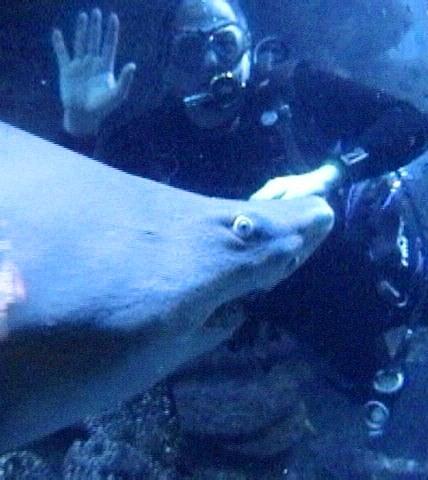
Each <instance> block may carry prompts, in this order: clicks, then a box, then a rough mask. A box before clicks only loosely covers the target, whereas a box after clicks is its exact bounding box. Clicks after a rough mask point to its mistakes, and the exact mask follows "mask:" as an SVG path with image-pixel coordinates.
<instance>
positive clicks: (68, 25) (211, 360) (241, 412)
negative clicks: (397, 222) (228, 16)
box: [0, 0, 428, 480]
mask: <svg viewBox="0 0 428 480" xmlns="http://www.w3.org/2000/svg"><path fill="white" fill-rule="evenodd" d="M144 5H145V3H144V2H143V1H142V0H138V1H137V0H135V1H130V0H128V1H126V0H125V1H123V0H122V1H119V0H116V1H114V0H111V1H108V0H102V1H101V0H100V1H99V2H92V1H82V0H68V1H67V2H65V1H63V2H53V1H47V0H25V1H24V0H23V1H22V2H16V1H13V0H3V2H2V4H1V5H0V119H1V120H4V121H7V122H10V123H12V124H14V125H16V126H19V127H21V128H23V129H25V130H27V131H30V132H32V133H36V134H38V135H40V136H42V137H44V138H46V139H48V140H51V141H54V142H58V143H61V142H63V141H64V142H65V144H66V145H67V146H70V144H69V143H67V142H68V140H67V139H65V137H64V135H63V132H62V128H61V122H62V107H61V102H60V99H59V88H58V78H57V76H58V75H57V68H56V64H55V58H54V55H53V52H52V48H51V45H50V36H51V30H52V27H53V26H57V27H60V28H61V29H63V31H64V35H65V37H66V39H67V42H68V43H70V39H71V38H72V34H73V30H74V24H75V17H76V14H77V12H79V11H81V10H88V9H90V8H92V7H93V6H99V7H100V8H102V10H103V12H106V13H107V12H111V11H115V12H117V13H118V15H119V17H120V20H121V39H120V43H119V48H118V58H117V66H118V68H121V67H122V66H123V65H124V64H125V63H126V62H128V61H130V60H133V59H134V58H135V57H137V56H138V54H139V52H140V51H141V48H140V47H141V42H144V39H145V38H146V37H147V35H148V33H147V32H146V31H145V29H146V25H147V22H148V18H149V17H148V16H147V12H146V11H145V7H144ZM260 5H261V3H260V2H258V1H257V0H248V1H247V3H246V4H244V5H243V7H244V10H245V11H246V12H247V13H248V17H249V24H250V26H251V29H252V32H253V41H254V42H257V41H259V40H260V39H262V38H264V37H265V36H267V35H277V36H278V37H280V38H281V39H282V40H283V41H284V42H285V43H286V45H287V47H288V48H289V50H290V52H291V55H292V56H294V57H295V58H298V59H301V60H305V61H307V62H309V63H310V64H311V65H313V66H316V67H318V68H325V69H327V70H330V71H334V72H336V73H339V74H341V75H343V76H345V77H346V78H351V79H357V80H358V81H361V82H363V83H365V84H366V85H369V86H372V87H375V88H378V89H381V90H382V91H386V92H388V93H391V94H393V95H395V96H397V97H399V98H402V99H405V100H409V101H411V102H412V104H413V105H415V106H417V107H418V108H422V109H423V107H424V104H425V103H424V102H425V101H426V97H427V95H428V73H427V69H426V64H425V62H426V60H425V58H424V57H426V56H427V54H428V51H427V48H426V47H427V35H428V33H427V30H426V28H427V18H426V9H427V6H426V5H425V2H424V1H423V0H412V1H410V0H409V1H407V2H404V0H403V2H401V1H400V2H397V1H393V0H362V1H360V0H348V1H347V2H346V3H345V2H343V1H341V0H325V1H324V2H319V1H316V0H312V1H306V2H301V1H299V0H291V1H288V2H276V1H274V0H266V1H264V2H263V6H262V7H261V6H260ZM155 47H156V46H155V45H153V48H155ZM189 54H191V52H189ZM409 61H411V62H412V68H410V69H406V70H404V69H402V68H401V67H402V65H406V66H407V65H408V62H409ZM141 64H142V65H144V62H143V61H142V62H141ZM403 68H404V67H403ZM397 72H400V75H402V76H400V79H399V80H398V79H397ZM403 72H404V73H403ZM155 73H156V70H144V68H143V67H141V66H140V65H139V64H138V61H137V73H136V78H135V83H134V85H133V88H134V90H133V91H131V95H130V97H129V99H128V102H129V103H128V104H126V103H125V104H124V105H123V107H121V108H123V112H124V113H123V115H124V116H123V118H129V117H131V118H135V117H138V115H141V114H143V113H144V109H145V108H147V98H145V97H144V95H139V94H138V93H137V92H138V88H137V87H138V82H141V85H153V84H156V82H158V81H159V78H157V77H155V76H154V74H155ZM425 75H426V76H425ZM149 100H150V99H149ZM355 109H356V111H357V110H358V105H356V106H355ZM114 126H115V125H113V126H110V127H111V128H113V130H114ZM173 140H175V139H173ZM313 140H314V142H315V143H317V140H319V142H318V143H322V141H321V139H316V138H315V139H313ZM180 141H182V139H177V142H180ZM0 142H1V139H0ZM210 142H211V143H210V145H215V144H216V139H214V140H213V138H210ZM219 142H222V140H219ZM172 144H173V145H174V142H172ZM197 144H198V142H196V141H195V142H194V143H192V141H190V142H189V143H188V145H187V150H188V151H191V150H194V152H193V153H195V152H196V151H197V150H196V148H199V147H200V145H199V144H198V145H197ZM210 148H211V147H210ZM213 148H214V147H213ZM219 150H220V147H219ZM190 153H191V152H190ZM190 153H189V157H190ZM29 155H31V152H29ZM212 157H215V153H214V154H213V155H212ZM219 161H220V160H219ZM221 161H222V162H223V163H222V168H223V170H221V171H220V169H219V170H218V171H216V175H214V174H213V175H212V176H211V177H210V176H209V174H207V176H204V178H203V179H202V180H203V181H205V183H201V185H202V184H203V185H204V188H206V189H208V186H207V185H210V184H211V183H212V181H214V180H213V179H214V178H215V181H216V182H219V183H221V181H222V177H226V176H227V175H228V171H229V170H228V164H227V163H225V162H224V159H221ZM242 161H244V160H242ZM425 162H426V159H422V160H420V161H419V163H417V164H416V166H412V167H411V168H410V169H409V171H410V175H412V174H413V175H415V176H417V178H418V179H421V180H420V181H418V182H415V183H414V184H412V185H415V187H414V191H412V192H411V197H412V202H413V203H412V206H413V207H414V208H415V209H416V210H417V211H419V212H420V216H419V217H418V220H417V221H418V222H419V223H418V225H419V227H420V228H421V231H422V232H423V234H422V238H423V239H424V240H426V239H425V237H424V235H426V234H427V231H428V230H427V226H428V216H427V215H426V214H425V205H426V200H427V198H426V192H427V191H428V188H425V187H428V185H427V181H428V177H427V181H425V178H424V175H426V174H427V172H426V168H425ZM250 167H251V166H250V165H243V167H242V168H243V169H246V171H247V173H248V172H250V173H251V172H252V171H251V168H250ZM253 167H254V165H253ZM256 167H257V165H256ZM256 167H254V168H256ZM188 168H189V171H190V168H191V167H190V166H189V167H188ZM189 171H186V172H185V173H187V174H188V175H187V176H188V177H189ZM250 173H249V174H250ZM263 173H264V174H265V175H266V176H267V178H269V177H270V176H271V175H270V174H268V173H267V172H261V173H260V176H261V177H260V178H262V177H263ZM190 178H191V179H192V176H191V175H190ZM193 178H194V184H193V185H192V184H189V185H188V184H186V185H185V187H186V189H189V190H192V189H193V190H196V191H198V188H199V184H196V180H198V181H199V180H201V179H200V178H198V179H197V176H196V174H195V176H194V177H193ZM263 178H264V177H263ZM223 179H224V185H225V184H226V183H228V182H229V184H231V185H232V186H231V190H230V191H231V192H232V191H233V192H234V193H233V194H231V196H232V195H235V192H236V191H240V190H239V189H237V190H236V189H233V188H232V187H236V186H237V182H239V177H237V179H236V181H235V179H234V178H223ZM202 180H201V182H202ZM264 180H265V178H264ZM264 180H263V181H264ZM424 182H425V183H424ZM178 186H180V187H182V186H183V185H178ZM221 186H223V184H222V185H221ZM201 188H202V187H200V188H199V190H201ZM219 191H221V188H219ZM242 191H245V195H246V196H248V193H249V192H247V191H246V190H245V189H244V188H242ZM216 192H217V190H215V191H214V192H213V193H211V192H208V191H203V192H201V193H205V194H213V195H214V194H216ZM236 195H238V194H236ZM236 195H235V196H236ZM336 240H337V239H336V237H333V238H332V240H330V242H333V241H336ZM337 241H338V242H340V239H339V240H337ZM337 245H339V246H338V247H337V248H339V249H340V248H341V247H342V246H341V245H340V244H339V243H338V244H337ZM335 249H336V244H334V243H330V244H329V245H328V246H327V247H326V250H321V253H320V254H319V255H318V256H315V260H314V261H315V262H316V263H314V264H311V267H310V268H309V267H308V269H306V270H303V271H302V274H301V275H300V276H297V277H296V279H292V280H291V281H290V282H289V284H288V285H287V287H286V288H285V289H283V290H282V291H281V295H288V296H289V298H288V300H290V299H292V301H290V302H289V304H290V309H291V311H290V323H289V325H288V327H289V328H288V327H287V321H286V320H284V319H283V318H281V319H279V318H275V321H272V318H270V317H269V315H270V311H269V308H262V307H261V306H260V305H262V304H263V300H262V299H259V298H256V299H255V300H254V299H251V301H253V302H254V307H252V308H253V310H252V311H254V312H256V313H255V314H254V313H253V316H252V317H253V318H252V319H251V321H249V322H246V323H245V327H244V328H242V329H241V330H240V331H238V332H237V333H236V334H235V335H234V337H233V338H232V339H230V341H229V342H227V343H226V344H223V345H221V346H220V347H219V348H218V349H217V350H215V351H214V352H213V353H212V354H209V355H206V356H205V357H204V358H203V359H201V360H200V361H198V362H194V363H193V364H191V365H188V366H186V368H185V369H183V370H181V371H180V372H177V374H176V375H175V376H173V378H170V379H167V380H165V382H162V383H161V384H160V385H159V386H157V387H156V388H154V389H153V390H151V391H150V392H141V395H140V396H138V397H137V398H136V399H133V400H132V401H130V402H129V403H126V404H125V405H124V406H122V407H121V408H118V410H117V411H115V412H113V413H111V414H109V415H104V416H100V417H95V418H89V419H86V420H85V421H84V422H82V424H81V425H77V426H72V427H71V428H70V429H68V430H66V431H64V432H59V433H58V434H56V435H55V436H53V437H51V438H48V439H46V440H44V441H43V442H40V443H39V444H38V445H36V446H35V447H34V448H33V447H31V448H30V449H29V452H31V453H28V452H27V453H22V452H15V453H10V454H8V455H4V456H2V457H0V478H5V479H13V480H20V479H21V478H22V479H23V478H30V479H34V480H38V479H42V478H43V479H63V478H64V479H68V480H71V479H73V480H79V479H81V480H86V479H87V480H89V479H93V480H95V479H110V480H113V479H114V480H116V479H117V480H119V479H135V480H137V479H143V478H150V479H155V478H156V479H160V478H163V479H171V480H172V479H183V480H191V479H200V480H203V479H207V480H211V479H225V480H238V479H239V480H241V479H250V480H252V479H257V480H261V479H269V480H275V479H285V480H318V479H320V480H348V479H349V480H354V479H355V480H358V479H367V480H369V479H374V478H379V479H388V480H389V479H391V480H396V479H400V480H401V479H403V480H407V479H412V480H413V479H418V480H419V479H420V480H422V479H426V478H428V459H427V453H426V452H427V451H428V445H427V437H426V428H427V427H428V414H427V408H426V392H427V386H428V376H427V374H426V372H427V369H426V364H427V358H428V356H427V355H428V330H427V329H426V327H425V326H424V322H423V320H424V315H423V314H422V315H421V316H422V321H421V322H418V323H417V325H416V327H415V335H414V337H413V339H412V342H411V343H410V346H409V352H408V353H407V356H406V357H405V358H404V359H403V363H402V365H403V366H404V369H405V387H404V388H403V390H402V392H401V393H400V395H397V398H396V399H395V398H394V401H392V402H391V407H390V415H391V416H390V419H389V421H388V422H387V424H386V426H385V430H384V431H382V432H381V433H380V434H379V435H376V436H373V435H370V432H369V429H368V428H367V425H366V424H365V422H364V415H365V413H364V408H363V405H364V403H365V401H366V398H365V397H364V395H360V393H357V394H356V393H355V392H354V389H353V383H352V382H353V381H354V379H349V378H348V377H347V376H346V375H344V374H343V372H341V371H340V368H337V363H340V365H339V366H346V367H347V368H348V367H349V368H348V370H352V371H357V372H359V371H361V370H363V369H365V368H368V367H367V364H368V363H370V362H369V361H367V364H366V363H364V362H365V361H366V359H367V356H369V355H370V354H371V353H372V352H371V348H372V343H371V342H372V340H373V338H372V335H375V333H373V332H376V333H378V331H377V330H378V329H377V324H376V322H383V321H384V319H383V318H379V311H378V310H376V306H375V305H374V304H373V308H371V307H372V303H371V302H372V301H373V300H372V299H373V295H374V293H375V292H374V290H373V289H372V288H370V287H369V286H367V284H365V283H364V281H363V280H361V279H365V278H366V276H367V271H366V269H365V266H364V265H361V264H360V263H359V261H360V258H361V257H359V255H358V252H352V254H350V255H349V256H348V257H346V258H343V257H340V259H337V258H335V255H334V251H335ZM178 254H180V252H178ZM327 254H328V255H329V257H328V258H329V262H331V263H329V264H328V265H323V261H324V259H325V258H327V257H324V255H327ZM330 259H333V261H331V260H330ZM335 260H336V261H337V262H340V265H339V267H340V268H336V267H337V266H338V265H337V264H335V263H334V261H335ZM314 265H315V267H314ZM315 277H316V278H315ZM293 278H294V277H293ZM320 278H321V279H322V282H321V283H323V288H324V289H323V290H320V289H319V288H318V287H317V288H315V287H314V285H315V284H317V285H318V284H319V279H320ZM315 280H318V283H317V282H316V281H315ZM311 288H312V290H311ZM346 295H348V297H346V298H349V300H345V301H344V300H343V299H344V297H345V296H346ZM260 298H262V297H260ZM273 299H274V300H278V299H277V298H276V299H275V297H273ZM250 305H251V304H250ZM258 307H259V308H258ZM336 307H337V309H336ZM422 311H423V313H425V310H424V309H422ZM317 315H319V319H318V320H319V324H317V323H316V322H314V318H318V317H317ZM369 315H373V316H372V317H369ZM385 315H387V313H385ZM291 319H292V320H291ZM306 319H311V321H312V322H313V323H305V320H306ZM407 320H408V319H407V318H404V319H403V321H402V324H406V321H407ZM346 322H349V323H348V324H346ZM320 324H321V325H322V324H326V325H328V328H326V330H325V331H324V330H323V328H322V327H321V328H320ZM332 326H333V327H334V328H333V327H332ZM385 333H386V332H385ZM387 333H388V341H390V348H391V349H392V350H393V348H394V345H395V344H397V342H398V343H399V341H400V339H401V335H402V333H403V332H402V331H401V330H399V329H398V330H393V329H387ZM382 335H383V332H382ZM311 339H312V340H313V339H316V341H311ZM397 339H398V340H397ZM336 347H337V348H338V350H340V354H338V355H337V357H335V354H336V353H337V352H332V351H331V348H336ZM339 347H340V348H339ZM350 352H352V354H355V356H352V357H351V355H349V356H347V354H348V353H349V354H350ZM333 357H335V358H333ZM333 360H334V361H333ZM347 363H349V364H351V365H348V364H347ZM362 376H363V377H364V375H362ZM388 405H389V403H388ZM35 414H36V412H35ZM28 428H29V429H31V426H30V425H29V427H28ZM8 468H9V469H10V470H9V473H7V469H8ZM25 471H26V472H27V475H29V476H27V477H25V476H24V475H25ZM28 472H31V473H28ZM109 475H111V476H109Z"/></svg>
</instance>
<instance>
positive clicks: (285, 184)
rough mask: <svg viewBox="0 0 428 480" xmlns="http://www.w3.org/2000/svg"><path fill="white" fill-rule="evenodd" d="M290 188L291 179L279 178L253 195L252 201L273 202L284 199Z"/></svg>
mask: <svg viewBox="0 0 428 480" xmlns="http://www.w3.org/2000/svg"><path fill="white" fill-rule="evenodd" d="M289 186H290V177H277V178H273V179H271V180H269V181H268V182H266V184H265V185H264V186H263V187H262V188H260V189H259V190H257V192H255V193H253V194H252V195H251V197H250V200H273V199H277V198H281V197H283V196H284V195H285V194H286V192H287V190H288V188H289Z"/></svg>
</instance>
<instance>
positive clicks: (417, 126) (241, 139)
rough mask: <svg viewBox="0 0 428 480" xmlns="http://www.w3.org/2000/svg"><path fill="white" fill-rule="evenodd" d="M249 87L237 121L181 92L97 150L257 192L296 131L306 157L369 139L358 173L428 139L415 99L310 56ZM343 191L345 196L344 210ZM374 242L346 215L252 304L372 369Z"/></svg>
mask: <svg viewBox="0 0 428 480" xmlns="http://www.w3.org/2000/svg"><path fill="white" fill-rule="evenodd" d="M246 95H247V96H246V98H245V102H244V104H243V108H242V109H241V113H240V115H239V118H238V119H237V121H235V122H234V124H233V125H228V126H225V127H221V128H218V129H212V130H203V129H200V128H198V127H197V126H195V125H193V124H192V123H191V122H190V121H189V120H188V119H187V117H186V115H185V112H184V110H183V108H182V107H181V106H180V105H177V104H174V103H170V104H168V103H167V104H166V105H164V106H163V107H162V108H161V109H159V110H157V111H153V112H151V113H150V114H147V115H145V116H143V117H141V118H137V119H134V120H133V121H131V122H130V123H129V124H127V125H126V126H124V127H121V128H119V129H115V128H114V123H113V128H112V127H111V125H112V122H114V119H112V120H111V121H110V126H108V127H106V129H105V132H107V134H106V133H104V134H101V135H100V137H99V138H98V140H97V144H96V148H95V156H96V158H98V159H99V160H101V161H103V162H105V163H107V164H109V165H113V166H115V167H118V168H120V169H123V170H125V171H128V172H131V173H134V174H137V175H141V176H144V177H148V178H152V179H154V180H158V181H161V182H165V183H169V184H171V185H173V186H176V187H180V188H183V189H187V190H192V191H196V192H199V193H202V194H205V195H214V196H222V197H228V198H247V197H248V196H249V195H250V194H252V193H253V192H254V191H256V190H257V189H258V188H260V187H261V186H262V185H263V184H264V183H265V182H266V181H267V180H268V179H270V178H272V177H276V176H282V175H285V174H287V173H292V172H293V171H295V170H296V166H295V165H294V164H290V159H289V158H287V157H288V154H289V148H288V146H287V145H286V143H287V142H288V139H289V138H290V132H291V134H292V137H293V138H294V140H295V142H296V144H297V146H298V148H299V150H300V152H301V155H302V157H303V158H304V163H305V166H304V167H303V169H304V168H307V169H312V168H315V167H317V166H319V165H321V164H322V162H323V161H324V160H325V157H326V155H327V154H328V153H329V152H331V151H332V149H333V148H334V147H335V145H337V143H338V142H339V141H340V143H341V148H342V151H344V152H345V153H346V152H348V151H351V150H353V149H354V148H356V147H360V148H362V149H364V150H365V151H366V152H367V153H368V157H367V159H365V160H364V161H362V162H359V163H357V164H356V165H354V166H351V167H348V178H349V179H350V180H351V182H350V183H352V182H355V181H360V180H363V179H366V178H370V177H374V176H377V175H381V174H383V173H385V172H388V171H392V170H395V169H397V168H398V167H401V166H402V165H404V164H406V163H408V162H409V161H411V160H412V159H413V158H415V157H416V156H417V155H419V154H420V153H421V152H422V151H423V150H424V149H425V147H426V146H427V143H428V118H427V117H426V116H425V115H423V114H422V113H420V112H419V111H418V110H417V109H416V108H414V107H413V106H411V105H410V104H408V103H406V102H404V101H399V100H397V99H395V98H393V97H391V96H389V95H387V94H386V93H384V92H382V91H380V90H372V89H369V88H366V87H363V86H362V85H359V84H356V83H355V82H352V81H350V80H345V79H342V78H339V77H336V76H334V75H332V74H330V73H325V72H321V71H318V70H315V69H312V68H311V67H309V66H308V65H307V64H304V63H302V64H300V65H298V66H297V67H296V69H295V72H294V75H293V77H292V78H291V79H289V80H288V82H285V83H284V84H283V85H282V84H281V82H278V81H275V80H274V79H273V80H272V81H271V82H269V83H268V84H267V86H264V87H259V86H255V87H249V88H248V92H247V94H246ZM276 114H278V120H277V121H276V122H275V121H273V122H272V121H270V120H272V119H273V120H275V118H276V117H275V115H276ZM272 115H273V116H272ZM266 119H267V121H266ZM84 146H85V145H84V144H83V143H82V144H81V145H80V147H79V146H77V147H78V149H79V148H80V150H82V149H83V147H84ZM297 169H298V170H299V171H301V170H302V165H299V167H298V168H297ZM348 185H349V183H348ZM345 197H346V192H345V194H342V196H340V195H339V196H338V197H337V198H336V199H335V201H336V204H337V209H336V210H337V212H338V214H339V215H338V216H339V217H340V218H344V216H343V215H342V214H341V213H342V212H343V208H342V207H343V206H344V203H345V202H344V199H345ZM366 244H367V242H366V239H365V238H355V237H353V235H352V233H351V234H350V232H349V229H347V228H346V227H345V222H337V226H336V230H335V232H334V233H333V235H332V236H331V237H330V238H329V240H328V241H327V242H326V243H325V244H324V245H323V247H322V248H320V249H319V251H318V252H317V253H316V255H314V257H313V258H312V259H311V260H310V261H309V262H308V263H307V265H306V266H304V267H303V268H302V269H301V270H300V271H299V273H297V275H295V276H294V277H293V278H292V279H288V280H287V282H284V284H283V285H280V286H279V287H278V288H276V289H275V290H274V291H273V292H271V293H270V294H268V295H266V296H265V297H264V301H263V302H258V306H257V307H255V306H254V310H253V313H255V315H256V316H257V317H259V318H267V319H269V321H271V322H273V323H275V324H276V325H277V326H281V325H282V326H284V328H286V329H288V330H290V331H293V332H295V333H296V334H297V335H298V336H299V337H300V338H303V339H305V340H307V341H309V342H310V343H312V345H314V346H315V347H316V348H318V349H319V350H321V351H322V352H323V353H324V354H326V355H327V356H328V357H331V359H332V361H333V362H334V363H336V364H337V365H338V366H339V367H340V368H341V369H342V370H343V371H344V372H345V373H346V374H347V375H349V376H350V377H353V378H360V377H364V378H365V377H367V376H370V375H372V373H373V369H374V368H375V366H376V359H375V356H374V355H373V352H374V348H373V346H374V342H375V341H376V340H375V339H376V338H377V337H378V334H379V333H380V332H381V331H382V330H383V329H384V328H385V318H384V317H385V307H384V304H383V301H382V300H381V299H379V298H378V296H377V294H376V289H375V286H374V284H373V278H374V277H375V272H374V271H373V268H374V267H373V265H372V264H371V263H370V262H368V261H367V252H366V251H365V247H366Z"/></svg>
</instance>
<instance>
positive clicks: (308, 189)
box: [250, 163, 340, 200]
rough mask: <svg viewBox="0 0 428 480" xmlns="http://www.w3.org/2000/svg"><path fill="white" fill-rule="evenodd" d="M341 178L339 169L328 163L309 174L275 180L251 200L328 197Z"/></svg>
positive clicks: (256, 193)
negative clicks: (313, 196) (310, 196)
mask: <svg viewBox="0 0 428 480" xmlns="http://www.w3.org/2000/svg"><path fill="white" fill-rule="evenodd" d="M339 178H340V171H339V168H338V167H337V166H336V165H335V164H333V163H328V164H325V165H323V166H321V167H320V168H317V169H316V170H312V171H311V172H309V173H303V174H301V175H288V176H286V177H276V178H273V179H271V180H269V181H267V182H266V184H265V185H264V186H263V187H262V188H261V189H260V190H257V192H255V193H253V195H251V197H250V199H251V200H272V199H280V200H288V199H290V198H297V197H304V196H307V195H326V194H327V193H328V191H329V190H330V188H331V187H332V186H333V184H335V183H337V182H338V180H339Z"/></svg>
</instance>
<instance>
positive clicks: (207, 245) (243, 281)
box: [168, 196, 334, 313]
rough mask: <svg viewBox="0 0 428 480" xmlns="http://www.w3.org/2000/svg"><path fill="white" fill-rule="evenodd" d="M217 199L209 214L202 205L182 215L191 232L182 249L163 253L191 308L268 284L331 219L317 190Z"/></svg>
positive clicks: (297, 260) (283, 274)
mask: <svg viewBox="0 0 428 480" xmlns="http://www.w3.org/2000/svg"><path fill="white" fill-rule="evenodd" d="M208 200H209V199H208ZM218 205H219V206H220V207H221V208H216V209H212V212H213V214H212V215H206V212H207V210H206V209H203V210H202V211H203V212H204V215H203V216H201V217H199V218H198V217H197V216H193V217H192V218H189V219H187V220H184V219H183V220H182V221H183V222H188V228H189V233H190V231H191V232H192V235H189V238H188V241H187V243H186V245H187V246H186V247H185V249H184V250H183V248H181V249H180V251H176V252H171V253H172V256H171V257H169V258H168V261H169V262H171V264H173V265H174V270H175V269H176V268H177V269H180V270H181V271H182V275H179V274H177V272H175V274H174V276H175V282H176V283H175V286H176V287H177V288H181V289H182V290H183V291H184V290H187V292H188V294H187V295H186V296H185V297H184V298H186V304H187V305H188V306H189V308H190V306H191V308H192V309H193V311H195V306H200V308H205V309H206V312H207V313H210V312H212V311H214V310H215V309H216V308H218V307H219V306H221V305H224V304H227V303H229V302H231V301H233V300H235V299H237V298H240V297H245V296H247V295H248V294H250V293H252V292H254V291H260V290H270V289H272V288H273V287H274V286H275V285H277V284H278V283H279V282H280V281H282V280H284V279H286V278H288V277H289V276H290V275H291V274H292V273H293V272H294V271H295V270H296V269H298V268H299V267H300V265H302V263H303V262H304V261H305V260H306V259H307V258H308V257H309V256H310V255H311V254H312V253H313V252H314V251H315V250H316V248H317V247H318V246H319V245H320V243H321V242H322V241H323V240H324V239H325V238H326V237H327V235H328V233H329V232H330V230H331V228H332V226H333V222H334V214H333V211H332V209H331V208H330V206H329V205H328V204H327V202H326V201H325V200H324V199H322V198H320V197H317V196H309V197H305V198H298V199H292V200H284V201H282V200H269V201H249V202H236V201H226V200H225V201H223V202H222V203H220V201H218ZM190 267H191V269H190V270H189V268H190ZM186 270H187V271H191V272H192V274H191V276H189V275H186V274H185V272H186ZM177 279H178V282H179V283H177Z"/></svg>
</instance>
